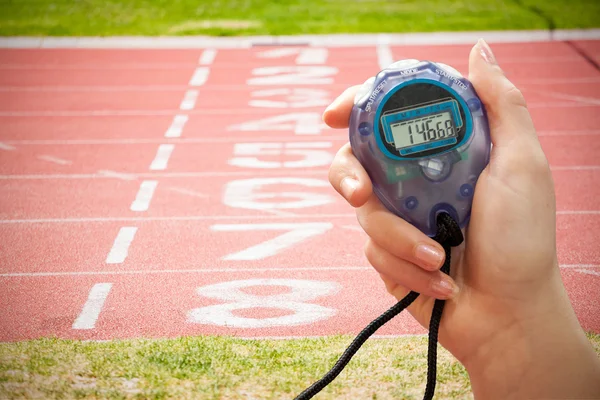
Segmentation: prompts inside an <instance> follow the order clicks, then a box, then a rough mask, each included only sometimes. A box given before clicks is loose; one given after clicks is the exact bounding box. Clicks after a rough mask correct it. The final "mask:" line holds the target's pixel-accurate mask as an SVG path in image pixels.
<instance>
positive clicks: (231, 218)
mask: <svg viewBox="0 0 600 400" xmlns="http://www.w3.org/2000/svg"><path fill="white" fill-rule="evenodd" d="M556 214H557V215H600V210H574V211H558V212H557V213H556ZM328 218H353V219H355V218H356V214H354V213H351V214H296V215H294V216H287V215H281V216H280V215H264V214H260V215H247V214H246V215H186V216H169V217H81V218H76V217H75V218H32V219H0V224H68V223H89V222H152V221H154V222H173V221H184V222H192V221H236V220H280V219H290V220H305V219H321V220H326V219H328Z"/></svg>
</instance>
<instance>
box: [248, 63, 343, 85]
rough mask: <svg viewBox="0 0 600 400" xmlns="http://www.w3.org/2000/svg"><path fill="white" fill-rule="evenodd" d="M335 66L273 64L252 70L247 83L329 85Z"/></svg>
mask: <svg viewBox="0 0 600 400" xmlns="http://www.w3.org/2000/svg"><path fill="white" fill-rule="evenodd" d="M337 73H338V69H337V68H335V67H327V66H274V67H258V68H254V69H253V70H252V76H253V77H252V78H249V79H248V81H247V83H248V85H331V84H332V83H333V76H335V75H336V74H337Z"/></svg>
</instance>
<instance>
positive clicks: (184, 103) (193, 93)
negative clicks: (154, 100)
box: [162, 89, 198, 114]
mask: <svg viewBox="0 0 600 400" xmlns="http://www.w3.org/2000/svg"><path fill="white" fill-rule="evenodd" d="M197 99H198V91H197V90H195V89H189V90H188V91H186V92H185V95H184V96H183V100H181V104H180V105H179V109H181V110H192V109H193V108H194V107H195V106H196V100H197ZM162 113H166V114H172V113H173V112H172V111H171V110H165V111H163V112H162Z"/></svg>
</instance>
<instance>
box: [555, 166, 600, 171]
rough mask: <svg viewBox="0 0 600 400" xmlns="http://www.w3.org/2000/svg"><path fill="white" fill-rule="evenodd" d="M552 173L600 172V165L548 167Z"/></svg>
mask: <svg viewBox="0 0 600 400" xmlns="http://www.w3.org/2000/svg"><path fill="white" fill-rule="evenodd" d="M550 170H552V171H596V170H600V165H557V166H552V165H551V166H550Z"/></svg>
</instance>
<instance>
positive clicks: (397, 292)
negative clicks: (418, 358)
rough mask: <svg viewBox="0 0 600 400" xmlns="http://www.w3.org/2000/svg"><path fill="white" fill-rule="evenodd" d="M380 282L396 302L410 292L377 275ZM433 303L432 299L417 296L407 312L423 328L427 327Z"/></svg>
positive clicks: (387, 278)
mask: <svg viewBox="0 0 600 400" xmlns="http://www.w3.org/2000/svg"><path fill="white" fill-rule="evenodd" d="M379 276H380V277H381V280H382V281H383V283H384V284H385V289H386V291H387V292H388V293H389V294H391V295H392V296H394V297H395V298H396V299H397V300H398V301H400V300H402V299H403V298H404V297H406V295H407V294H408V293H409V292H410V290H408V289H407V288H405V287H404V286H402V285H400V284H398V283H397V282H394V280H393V279H392V278H390V277H389V276H387V275H386V274H383V273H381V272H380V273H379ZM434 301H435V299H434V298H432V297H425V296H419V298H417V300H415V301H414V302H413V303H412V304H411V305H410V306H408V308H407V310H408V312H409V313H411V315H412V316H413V317H414V318H415V319H416V320H417V322H418V323H420V324H421V325H422V326H423V327H424V328H428V327H429V320H430V319H431V310H432V308H433V302H434Z"/></svg>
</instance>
